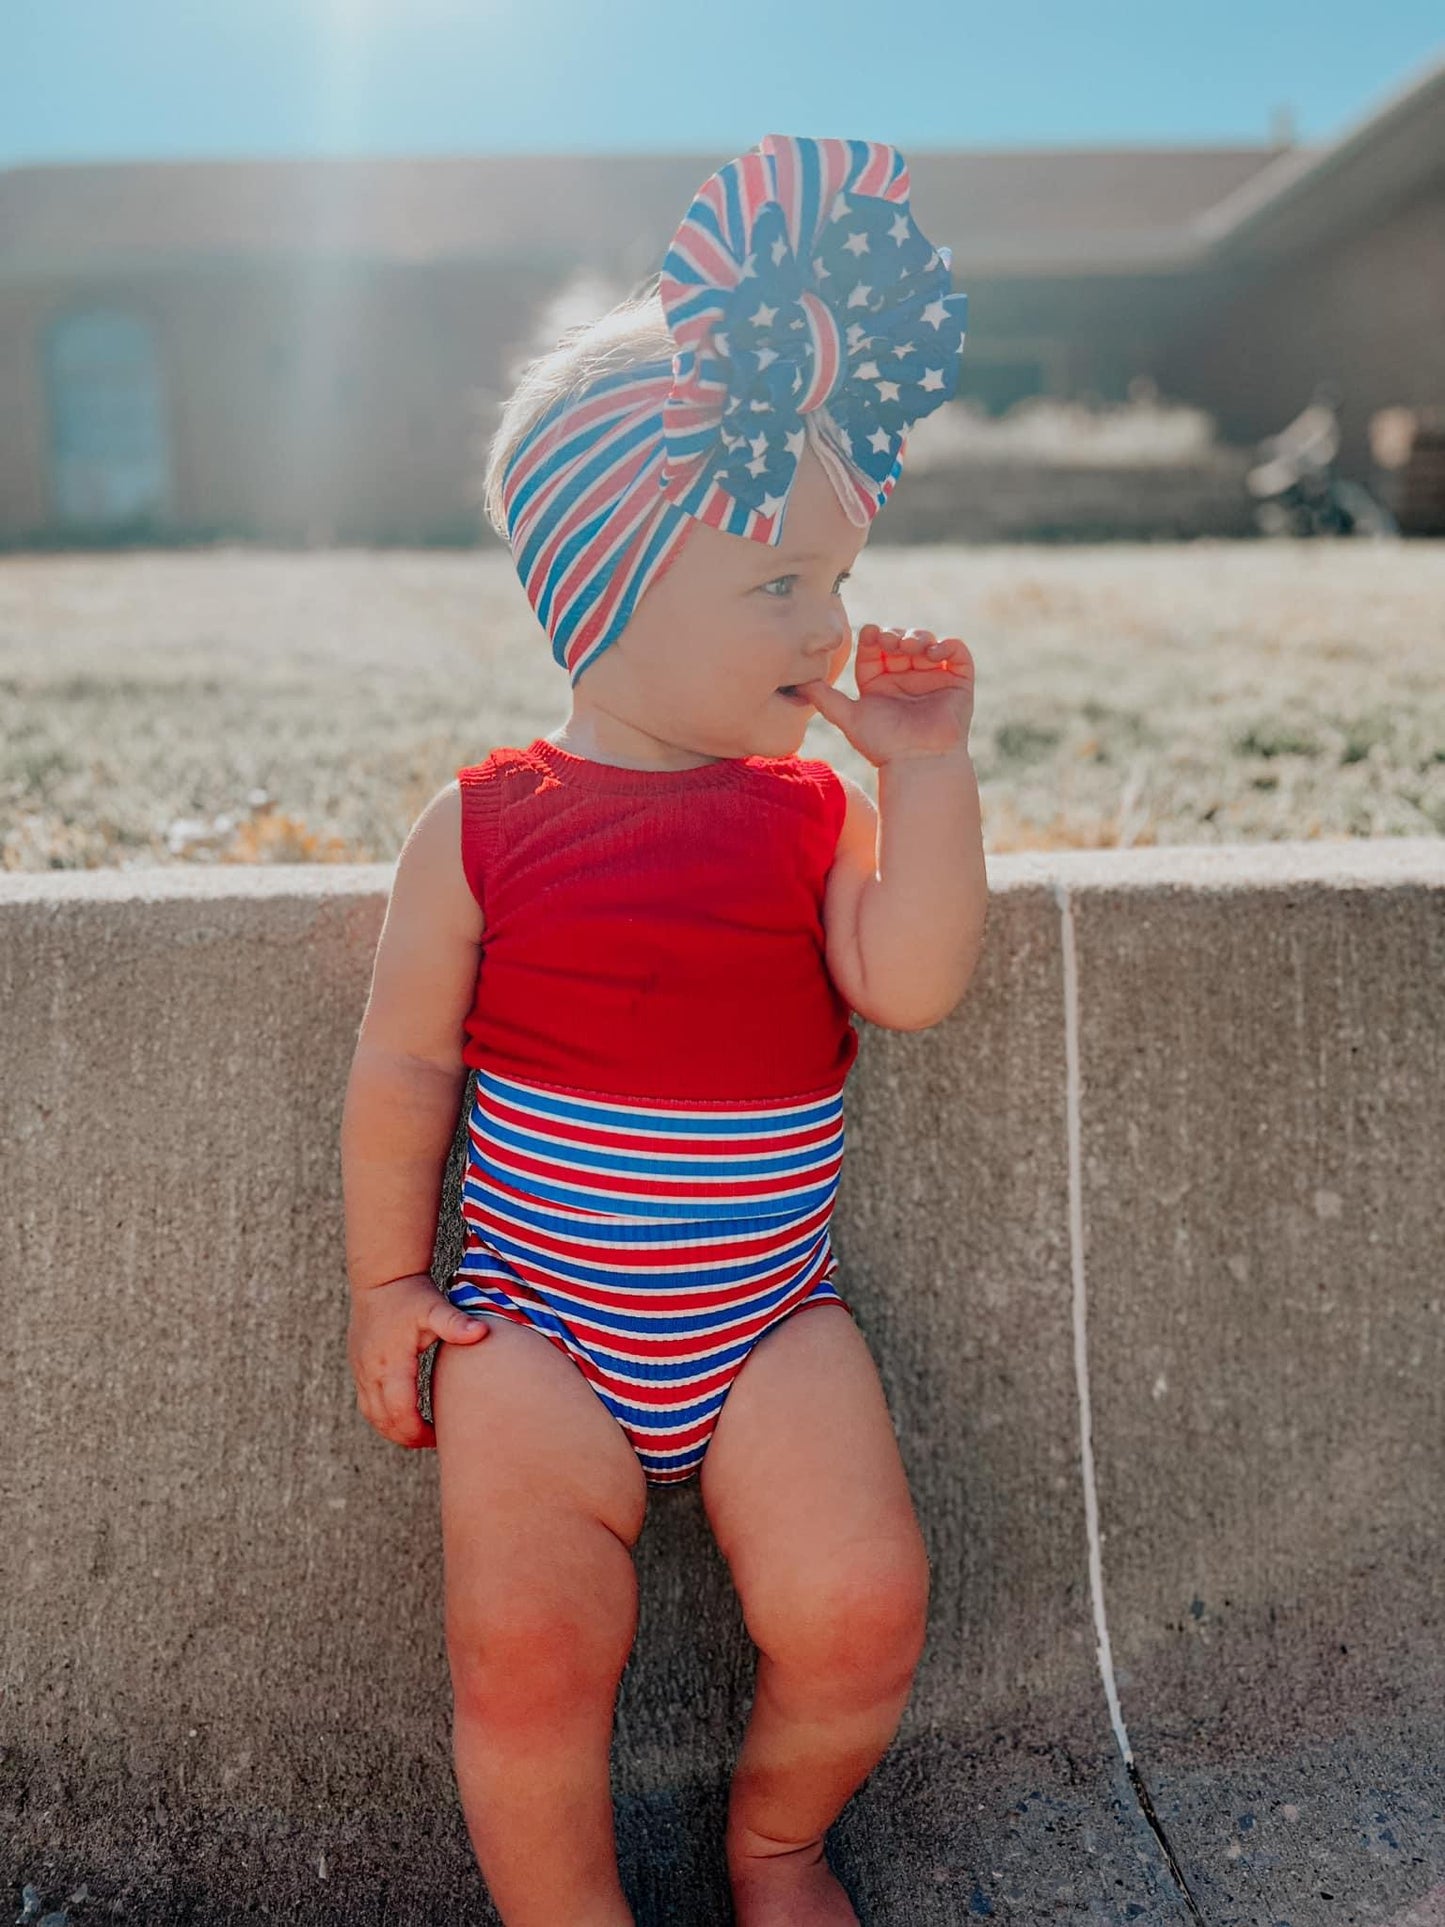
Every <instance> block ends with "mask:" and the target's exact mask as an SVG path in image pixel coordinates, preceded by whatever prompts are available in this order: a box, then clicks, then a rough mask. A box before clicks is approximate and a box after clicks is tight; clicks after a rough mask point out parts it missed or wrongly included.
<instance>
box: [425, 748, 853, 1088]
mask: <svg viewBox="0 0 1445 1927" xmlns="http://www.w3.org/2000/svg"><path fill="white" fill-rule="evenodd" d="M457 777H458V781H459V783H460V785H461V796H462V863H463V867H464V869H465V871H466V876H467V882H468V883H469V884H470V886H471V890H472V894H473V895H474V896H475V897H476V899H477V902H478V903H479V904H480V905H481V909H482V914H483V918H484V921H485V930H484V934H483V937H482V949H481V959H480V965H479V968H478V972H477V991H476V996H475V999H474V1001H473V1005H472V1009H471V1012H470V1014H469V1015H468V1017H467V1020H466V1035H465V1043H464V1047H463V1053H462V1054H463V1058H464V1060H465V1062H466V1063H467V1064H469V1065H471V1066H473V1067H477V1068H485V1069H488V1070H493V1071H497V1072H499V1073H500V1074H501V1075H503V1076H510V1077H517V1078H522V1079H524V1080H529V1081H531V1082H533V1083H537V1084H548V1085H552V1086H555V1087H556V1088H558V1089H561V1090H567V1091H592V1092H596V1093H599V1094H605V1095H607V1096H613V1097H647V1098H655V1099H663V1100H672V1101H675V1102H678V1103H687V1102H689V1101H691V1102H694V1103H697V1102H716V1103H728V1102H733V1103H748V1102H751V1101H753V1100H758V1101H762V1100H767V1099H772V1098H778V1097H794V1096H801V1095H805V1094H811V1093H813V1092H817V1091H822V1090H836V1089H838V1088H840V1087H841V1085H842V1083H843V1081H844V1079H845V1078H846V1077H847V1074H848V1071H849V1068H850V1067H851V1065H852V1063H853V1060H854V1058H855V1057H856V1055H857V1051H858V1036H857V1033H856V1031H855V1030H854V1029H853V1027H852V1025H851V1023H850V1022H849V1017H850V1007H849V1005H848V1003H847V1001H846V999H845V998H844V997H843V995H842V994H841V992H840V991H839V990H838V988H837V986H836V985H835V984H834V982H833V980H832V978H831V977H830V975H829V974H828V968H827V964H826V961H825V953H824V928H823V888H824V882H825V879H826V877H827V874H828V870H829V868H830V867H831V865H832V862H833V855H834V852H835V850H836V848H837V843H838V833H839V831H840V829H841V828H842V824H843V816H844V812H845V810H846V807H847V799H846V794H845V792H844V789H843V785H842V783H841V782H840V781H839V779H838V776H837V773H836V772H835V771H834V770H833V769H831V768H830V767H829V765H828V764H827V763H823V762H816V761H806V760H803V759H801V758H798V757H795V756H788V757H770V756H747V757H741V758H732V759H724V760H722V761H719V762H715V763H705V764H702V765H700V766H699V767H697V768H694V769H685V770H639V769H619V768H617V767H616V766H615V765H612V764H608V763H597V762H593V761H592V760H591V759H590V758H587V757H582V756H575V755H573V754H572V752H571V751H569V750H564V749H561V748H559V747H558V746H557V744H555V743H552V742H549V741H548V740H547V739H546V738H545V737H538V738H536V739H535V740H534V741H533V742H532V743H530V744H529V745H528V746H527V747H526V748H525V749H512V748H504V749H496V750H493V752H492V753H491V755H490V756H489V757H488V758H487V759H486V761H485V762H484V763H479V764H475V765H469V766H468V767H466V768H464V769H460V770H458V771H457Z"/></svg>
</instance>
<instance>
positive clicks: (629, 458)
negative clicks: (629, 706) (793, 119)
mask: <svg viewBox="0 0 1445 1927" xmlns="http://www.w3.org/2000/svg"><path fill="white" fill-rule="evenodd" d="M908 191H909V178H908V169H907V166H906V164H905V162H904V160H903V157H902V155H901V154H899V153H898V152H897V151H896V149H894V148H892V147H888V146H885V145H883V144H881V143H879V142H873V141H850V140H809V139H806V138H803V137H800V136H790V135H781V134H770V135H768V136H767V137H766V138H765V139H764V140H763V141H762V142H761V143H760V144H759V146H758V147H757V148H755V149H752V150H751V151H750V152H748V153H747V154H744V155H742V156H741V157H740V158H738V159H737V160H734V161H729V162H728V164H727V165H726V166H725V167H723V168H720V169H719V170H718V172H717V173H716V174H714V175H712V176H711V177H710V178H709V179H708V180H707V181H705V182H704V183H703V185H702V187H701V188H700V189H699V190H698V193H697V195H696V197H695V198H694V200H693V203H692V206H691V207H690V208H689V209H688V211H687V213H686V214H685V215H684V217H683V219H682V221H681V222H680V224H679V226H678V228H677V231H676V233H675V234H674V236H673V239H672V242H671V245H670V246H669V248H668V251H667V255H666V257H665V259H664V262H663V266H662V272H661V276H660V278H659V283H658V293H659V296H660V298H661V301H662V305H663V309H664V312H665V314H666V316H667V321H668V327H669V330H670V332H671V334H672V337H673V339H674V341H675V342H676V344H677V353H676V354H675V355H674V356H673V357H672V359H671V361H670V362H668V361H655V362H648V363H644V364H641V365H639V366H636V367H633V368H628V369H624V370H622V371H620V372H618V373H613V374H609V375H606V376H604V377H602V378H600V379H599V380H596V381H594V382H592V383H591V384H590V386H589V387H588V388H587V389H585V390H584V391H583V392H582V393H581V394H580V395H568V396H566V397H564V398H563V399H562V400H561V401H559V402H557V403H555V404H554V405H553V406H552V407H551V408H550V409H548V410H547V411H546V412H545V413H544V414H543V415H542V416H541V417H540V418H539V420H538V421H537V422H536V423H534V424H533V426H532V428H531V430H530V431H529V432H528V434H527V435H526V436H524V437H523V438H522V440H521V441H520V442H519V444H518V446H517V448H516V449H515V450H514V452H513V455H512V457H511V460H510V461H509V463H508V465H507V469H506V471H505V474H504V476H503V484H502V496H503V503H504V507H505V512H506V521H507V533H508V539H509V542H510V544H511V548H512V554H513V558H514V560H515V562H516V566H517V572H518V574H519V576H520V577H521V580H522V585H523V587H524V588H525V590H526V592H527V596H528V599H529V600H530V601H531V603H532V606H533V608H534V609H535V610H536V612H537V616H538V620H539V621H540V622H541V624H542V626H543V628H544V629H545V630H546V631H547V634H548V636H549V637H550V638H551V642H552V653H553V656H554V657H555V659H556V661H557V662H558V663H559V664H561V665H562V667H564V668H565V669H566V670H567V671H568V673H569V676H570V678H571V680H572V682H573V683H574V684H575V683H576V681H577V680H578V678H579V677H580V676H581V675H582V673H583V671H584V670H585V669H586V668H587V667H588V666H589V665H590V664H591V663H592V662H594V661H595V660H596V659H597V657H598V655H599V654H600V653H601V652H602V651H603V650H604V649H606V648H607V647H608V646H609V645H610V644H611V643H612V642H615V641H616V639H617V637H618V636H619V635H620V634H621V633H622V631H623V629H624V628H625V627H626V625H627V622H628V621H629V620H630V618H631V615H632V612H633V610H634V609H635V608H636V606H637V603H638V601H639V600H640V599H641V597H642V596H643V595H644V594H645V593H646V590H647V589H648V587H649V586H650V585H651V584H652V583H653V582H655V581H657V580H658V579H659V578H660V576H661V575H662V574H663V572H664V571H665V570H666V569H667V567H668V566H669V564H670V563H671V562H672V561H673V560H675V559H676V557H677V555H678V554H679V553H680V552H681V548H682V545H683V543H684V542H685V541H686V540H687V537H688V534H689V533H690V532H691V530H692V529H694V528H695V527H696V526H697V525H698V524H699V523H704V524H707V525H708V526H710V527H713V528H717V529H721V530H723V531H725V532H726V533H728V534H732V535H740V536H744V537H746V538H748V539H749V540H751V541H757V542H765V543H768V544H770V545H776V544H777V543H778V542H779V540H780V539H781V537H782V532H783V524H784V521H785V519H786V512H787V503H788V497H789V493H790V491H791V488H792V485H793V481H794V478H795V477H796V475H797V470H798V463H799V461H800V460H801V458H802V454H803V450H804V447H805V446H809V445H811V447H812V448H813V450H814V452H815V453H816V455H817V457H818V459H819V461H820V462H821V464H822V466H823V468H824V470H825V472H826V473H827V475H828V478H829V480H830V482H831V483H832V486H833V489H834V492H835V494H836V495H837V497H838V500H839V502H840V504H841V506H842V508H843V510H844V512H845V513H846V514H847V516H848V517H849V519H850V520H851V521H852V522H853V523H854V524H855V525H856V526H858V527H865V526H866V525H867V523H868V522H869V521H870V520H871V519H872V517H873V516H874V515H876V514H877V513H878V511H879V510H880V509H881V508H882V507H883V506H884V504H885V503H886V502H887V500H888V497H889V495H890V494H891V493H892V490H893V487H894V484H895V483H896V482H897V480H898V477H899V474H900V473H901V470H902V465H903V455H904V448H905V444H906V440H907V433H908V430H909V428H910V426H911V425H912V424H913V423H914V422H915V421H918V420H921V419H922V418H923V417H924V416H926V415H929V414H931V413H932V412H933V410H934V409H936V408H938V407H941V406H942V404H943V403H944V402H946V401H948V400H949V399H950V398H951V397H952V396H953V394H954V393H955V391H956V389H957V386H958V374H959V364H960V360H961V356H962V352H963V342H964V332H965V320H966V316H967V308H968V297H967V296H966V295H964V294H955V293H953V292H952V282H951V277H950V272H949V266H950V257H949V253H948V250H947V249H946V248H935V247H934V246H933V244H932V243H931V242H930V241H929V240H928V238H927V237H926V236H925V235H924V234H923V233H922V231H921V230H920V229H919V227H918V226H917V224H916V222H915V221H914V219H913V216H912V214H911V212H910V210H909V207H908Z"/></svg>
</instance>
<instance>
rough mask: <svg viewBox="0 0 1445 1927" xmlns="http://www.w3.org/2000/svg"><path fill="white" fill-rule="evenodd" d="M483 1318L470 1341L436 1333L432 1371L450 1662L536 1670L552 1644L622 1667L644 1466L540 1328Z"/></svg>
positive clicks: (569, 1655) (603, 1665)
mask: <svg viewBox="0 0 1445 1927" xmlns="http://www.w3.org/2000/svg"><path fill="white" fill-rule="evenodd" d="M487 1322H488V1324H489V1325H490V1326H491V1332H490V1334H489V1336H488V1337H486V1338H484V1339H480V1340H478V1341H477V1343H475V1344H473V1345H468V1346H463V1345H447V1344H443V1345H442V1346H441V1347H440V1348H439V1349H438V1352H437V1355H436V1360H435V1364H434V1366H433V1370H432V1387H431V1401H432V1417H433V1422H434V1424H435V1428H436V1440H437V1459H438V1464H439V1468H440V1474H441V1479H440V1483H441V1524H442V1542H443V1556H444V1568H445V1589H446V1621H447V1643H448V1648H449V1651H450V1653H451V1656H452V1662H453V1668H454V1671H456V1670H458V1669H461V1670H468V1671H469V1670H472V1669H474V1668H478V1667H482V1668H485V1669H487V1670H495V1669H502V1670H505V1669H506V1668H508V1667H512V1666H523V1667H525V1669H526V1670H527V1671H528V1672H530V1673H532V1674H533V1676H535V1671H536V1664H537V1662H538V1660H539V1658H540V1657H541V1656H542V1655H544V1654H548V1653H550V1654H552V1655H554V1656H555V1657H556V1658H557V1659H558V1660H561V1659H563V1658H564V1657H565V1658H566V1659H567V1660H568V1661H569V1662H572V1663H575V1664H576V1665H578V1666H583V1667H585V1666H588V1665H591V1666H594V1667H596V1668H598V1669H600V1670H601V1671H602V1672H603V1673H606V1672H608V1671H610V1670H611V1668H612V1667H613V1665H614V1664H615V1665H616V1666H617V1668H618V1670H619V1671H620V1668H621V1665H622V1664H623V1663H624V1662H625V1659H626V1653H627V1650H628V1649H629V1648H630V1646H631V1643H632V1637H633V1633H634V1631H635V1626H636V1601H637V1581H636V1572H635V1569H634V1567H633V1564H632V1555H631V1550H630V1549H631V1547H632V1546H633V1545H634V1544H635V1543H636V1541H637V1538H638V1536H639V1534H640V1533H641V1531H642V1526H643V1522H644V1519H645V1517H646V1511H647V1485H646V1480H645V1478H644V1475H643V1471H642V1466H641V1464H640V1463H639V1461H638V1458H637V1454H636V1453H635V1452H634V1451H633V1449H632V1446H631V1445H630V1444H629V1442H628V1440H627V1437H626V1434H625V1433H624V1432H623V1430H622V1428H621V1427H620V1426H619V1425H618V1423H617V1421H616V1419H615V1418H613V1416H612V1414H611V1413H610V1412H609V1411H608V1410H607V1408H606V1406H605V1405H603V1403H602V1401H601V1400H600V1399H599V1398H598V1397H597V1394H596V1393H595V1392H594V1391H593V1390H592V1388H591V1386H590V1385H589V1384H588V1383H587V1381H586V1379H585V1378H583V1376H582V1374H581V1373H580V1372H579V1371H578V1369H577V1367H576V1366H575V1365H574V1364H573V1363H572V1361H571V1359H570V1358H568V1357H567V1356H566V1355H565V1354H564V1353H563V1352H561V1351H559V1350H558V1348H557V1347H556V1346H554V1345H553V1344H552V1343H551V1342H550V1340H548V1339H547V1338H545V1337H543V1335H542V1334H541V1333H540V1332H536V1331H531V1330H529V1329H528V1328H527V1327H525V1326H521V1325H515V1324H512V1323H510V1322H509V1321H508V1320H506V1319H503V1318H491V1319H488V1321H487ZM619 1654H620V1657H619Z"/></svg>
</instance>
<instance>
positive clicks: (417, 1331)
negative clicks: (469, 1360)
mask: <svg viewBox="0 0 1445 1927" xmlns="http://www.w3.org/2000/svg"><path fill="white" fill-rule="evenodd" d="M490 1331H491V1326H490V1324H489V1323H488V1322H487V1320H486V1319H485V1318H473V1317H471V1316H469V1314H468V1313H466V1312H464V1311H461V1310H459V1309H458V1307H457V1306H456V1305H453V1304H451V1303H450V1302H449V1301H448V1300H447V1299H446V1298H444V1297H443V1296H442V1294H441V1293H440V1292H439V1291H438V1290H437V1288H436V1286H435V1285H434V1284H433V1283H432V1281H431V1276H430V1274H429V1273H427V1272H419V1273H417V1274H416V1275H414V1276H412V1277H408V1278H394V1279H392V1281H391V1283H390V1284H386V1285H367V1286H365V1287H357V1286H353V1287H352V1292H351V1327H350V1330H349V1331H348V1333H347V1339H346V1355H347V1358H348V1359H349V1360H350V1363H351V1375H352V1377H353V1378H354V1379H355V1380H356V1403H357V1405H358V1407H359V1408H360V1411H361V1416H362V1417H363V1418H364V1419H365V1420H366V1421H367V1423H368V1424H369V1425H374V1426H375V1427H376V1429H377V1431H378V1432H380V1434H381V1436H382V1437H383V1438H384V1439H390V1440H391V1442H392V1444H393V1445H408V1446H412V1447H420V1448H423V1449H425V1448H427V1447H435V1445H436V1442H437V1439H436V1431H435V1429H434V1427H432V1426H430V1425H428V1424H427V1422H426V1420H425V1419H424V1418H423V1417H422V1415H421V1411H420V1408H419V1407H418V1405H417V1396H416V1373H417V1360H418V1359H419V1358H420V1357H421V1355H422V1353H423V1352H424V1351H425V1350H426V1348H427V1347H428V1345H430V1344H431V1342H432V1340H433V1339H434V1338H442V1339H445V1340H446V1342H447V1343H448V1344H449V1345H471V1344H475V1343H476V1342H477V1340H478V1339H481V1338H485V1337H486V1336H487V1335H488V1333H489V1332H490Z"/></svg>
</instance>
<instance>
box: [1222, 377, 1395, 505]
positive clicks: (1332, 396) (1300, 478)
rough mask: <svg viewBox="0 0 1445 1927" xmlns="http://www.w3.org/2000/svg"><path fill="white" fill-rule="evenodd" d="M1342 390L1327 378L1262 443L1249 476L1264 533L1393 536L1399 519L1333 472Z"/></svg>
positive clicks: (1357, 487)
mask: <svg viewBox="0 0 1445 1927" xmlns="http://www.w3.org/2000/svg"><path fill="white" fill-rule="evenodd" d="M1339 399H1340V398H1339V395H1338V394H1337V393H1336V391H1335V390H1334V389H1333V388H1332V387H1331V386H1330V385H1329V384H1328V383H1327V382H1323V383H1321V384H1320V385H1319V386H1318V387H1317V388H1316V390H1315V392H1314V395H1313V397H1312V398H1311V400H1310V403H1309V406H1308V407H1307V408H1305V409H1303V410H1302V411H1301V413H1300V414H1298V415H1296V416H1295V418H1294V420H1293V421H1292V422H1290V423H1289V424H1288V425H1287V426H1286V427H1284V428H1282V429H1281V430H1280V432H1279V433H1278V434H1277V435H1269V436H1266V438H1265V439H1264V440H1263V441H1262V442H1261V443H1260V444H1259V448H1258V454H1259V456H1260V460H1259V462H1258V464H1257V466H1255V467H1254V468H1252V469H1250V470H1249V472H1248V474H1247V475H1246V477H1245V483H1246V486H1247V487H1248V489H1249V492H1250V494H1251V495H1253V496H1254V497H1255V501H1256V507H1255V511H1254V520H1255V526H1256V527H1257V528H1258V529H1259V531H1260V533H1261V534H1262V535H1287V536H1295V537H1305V536H1316V535H1369V536H1377V537H1378V536H1389V535H1398V534H1399V533H1400V529H1399V524H1398V523H1397V522H1396V520H1395V518H1394V516H1393V515H1392V514H1391V513H1390V511H1389V510H1388V509H1387V508H1385V507H1384V505H1383V504H1382V503H1380V502H1377V501H1376V500H1375V497H1374V496H1373V495H1371V493H1370V491H1369V490H1368V489H1367V488H1364V487H1362V486H1361V484H1360V483H1358V482H1352V481H1350V480H1349V479H1348V478H1347V477H1345V476H1342V475H1337V474H1336V473H1335V458H1336V457H1337V456H1338V454H1339V452H1340V421H1339Z"/></svg>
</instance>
